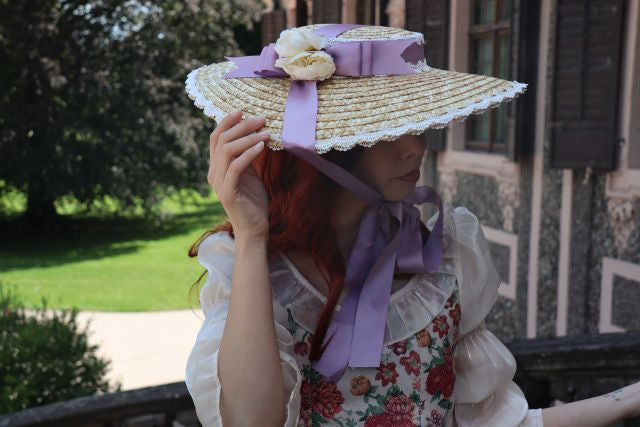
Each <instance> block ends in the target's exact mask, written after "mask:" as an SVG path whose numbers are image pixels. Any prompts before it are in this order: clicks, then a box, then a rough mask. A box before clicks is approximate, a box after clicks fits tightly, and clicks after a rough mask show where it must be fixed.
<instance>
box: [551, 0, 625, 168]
mask: <svg viewBox="0 0 640 427" xmlns="http://www.w3.org/2000/svg"><path fill="white" fill-rule="evenodd" d="M624 3H625V2H624V0H606V1H605V0H592V1H587V0H581V1H575V0H573V1H569V0H558V4H557V8H556V35H555V58H554V70H553V93H552V103H553V113H552V119H551V123H550V126H551V167H554V168H580V167H587V166H590V167H592V168H593V169H602V170H612V169H615V166H616V165H615V163H616V157H617V138H616V128H617V126H616V125H617V118H618V113H617V110H618V98H619V80H620V78H619V74H620V51H621V45H622V43H621V41H622V31H623V30H622V28H623V27H624V25H623V24H624V20H623V16H624V10H623V8H624Z"/></svg>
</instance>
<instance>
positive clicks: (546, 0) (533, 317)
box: [527, 0, 551, 338]
mask: <svg viewBox="0 0 640 427" xmlns="http://www.w3.org/2000/svg"><path fill="white" fill-rule="evenodd" d="M550 19H551V0H542V4H541V9H540V40H539V42H538V45H539V51H538V90H537V92H536V126H535V148H534V154H533V179H532V194H531V232H530V233H529V274H528V286H527V338H535V337H536V334H537V321H538V257H539V256H540V217H541V215H542V212H541V211H542V175H543V172H544V171H543V166H544V165H543V149H544V139H545V119H546V118H545V110H546V99H545V94H546V92H547V59H548V58H547V56H548V54H549V20H550Z"/></svg>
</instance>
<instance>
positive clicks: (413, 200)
mask: <svg viewBox="0 0 640 427" xmlns="http://www.w3.org/2000/svg"><path fill="white" fill-rule="evenodd" d="M360 26H364V25H359V24H332V25H325V26H323V27H320V28H318V29H316V30H314V31H315V32H316V33H318V34H320V35H324V36H326V37H335V36H337V35H338V34H340V33H342V32H343V31H346V30H349V29H351V28H355V27H360ZM274 46H275V44H274V43H271V44H270V45H268V46H265V47H264V48H263V49H262V52H261V54H260V55H254V56H242V57H225V58H227V59H229V60H231V61H232V62H234V64H236V65H237V68H235V69H233V70H231V71H229V72H228V73H227V74H225V75H224V76H223V77H222V78H238V77H288V76H289V75H288V74H287V73H285V72H284V71H283V70H282V69H281V68H279V67H276V66H275V65H274V63H275V60H276V59H278V55H277V53H276V51H275V49H274ZM326 52H327V53H329V54H330V55H331V56H332V57H333V58H334V63H335V65H336V71H335V73H334V74H338V75H345V76H370V75H393V74H411V73H414V72H416V71H414V70H413V69H412V68H410V67H409V66H407V65H406V61H408V62H412V63H415V62H417V61H419V60H421V59H424V50H423V48H422V46H421V45H419V44H418V43H416V42H415V41H413V40H371V41H362V42H360V41H358V42H340V43H336V44H335V45H333V46H331V47H329V48H327V49H326ZM317 111H318V94H317V81H316V80H292V81H291V85H290V87H289V93H288V95H287V101H286V104H285V111H284V122H283V127H282V144H283V146H284V148H285V150H287V151H289V152H291V153H292V154H294V155H296V156H297V157H300V158H302V159H303V160H305V161H307V162H309V163H310V164H311V165H313V166H314V167H316V168H317V169H318V170H320V171H321V172H322V173H324V174H325V175H327V176H328V177H330V178H331V179H333V180H334V181H336V182H337V183H339V184H340V185H342V186H343V187H344V188H346V189H347V190H350V191H352V192H353V193H355V194H357V195H358V196H360V197H362V198H363V199H364V200H365V201H367V202H369V204H370V206H369V207H368V208H367V210H366V212H365V215H364V217H363V219H362V222H361V223H360V228H359V229H358V235H357V236H356V240H355V243H354V245H353V247H352V249H351V252H350V254H349V260H348V264H347V271H346V276H345V283H346V284H348V285H349V291H348V293H347V296H346V298H345V301H344V303H343V304H342V305H341V309H340V310H339V311H337V312H335V313H334V315H333V318H332V322H331V325H330V326H329V329H328V331H327V337H326V338H325V340H324V343H323V344H326V349H325V351H324V353H323V354H322V356H321V357H320V359H319V360H317V361H315V362H314V364H313V367H314V369H316V370H317V371H318V372H320V373H321V374H323V375H324V376H325V377H327V378H329V379H331V380H332V381H337V380H338V379H339V378H340V377H341V376H342V374H343V373H344V371H345V369H346V368H347V367H378V366H380V358H381V354H382V347H383V341H384V333H385V325H386V320H387V312H388V307H389V298H390V293H391V285H392V282H393V273H394V269H395V265H396V263H397V265H398V269H399V270H400V271H401V272H405V273H429V272H434V271H436V270H437V269H438V267H439V266H440V263H441V261H442V240H443V209H442V201H441V199H440V196H439V195H438V193H437V192H436V191H435V190H434V189H433V188H431V187H428V186H421V187H416V188H415V189H414V190H413V191H412V192H411V194H410V195H409V196H408V197H407V198H405V199H404V200H402V201H399V202H391V201H388V200H385V199H384V197H383V196H382V195H381V194H380V193H379V192H377V191H375V190H373V189H372V188H371V187H369V186H367V185H366V184H364V183H363V182H362V181H361V180H359V179H358V178H356V177H355V176H353V175H352V174H350V173H349V172H347V171H346V170H345V169H343V168H341V167H340V166H338V165H336V164H335V163H332V162H330V161H328V160H326V159H324V158H323V157H321V156H320V155H319V154H318V153H317V152H316V148H315V133H316V120H317ZM422 203H434V204H436V206H437V207H438V211H439V215H438V219H437V221H436V223H435V225H434V227H433V230H432V231H431V234H430V236H429V238H428V239H427V241H426V242H425V244H424V245H423V244H422V235H421V232H420V212H419V210H418V208H417V207H416V206H415V205H416V204H422ZM389 216H391V217H393V218H395V220H397V224H398V230H397V231H396V233H395V234H394V236H393V238H392V239H391V241H389V234H390V230H389V219H390V218H389Z"/></svg>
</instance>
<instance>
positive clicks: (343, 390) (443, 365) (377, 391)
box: [288, 290, 460, 427]
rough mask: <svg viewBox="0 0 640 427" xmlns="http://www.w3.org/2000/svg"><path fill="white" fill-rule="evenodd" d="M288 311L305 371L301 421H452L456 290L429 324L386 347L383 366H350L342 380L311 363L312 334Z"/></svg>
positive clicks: (403, 425) (402, 426) (408, 424)
mask: <svg viewBox="0 0 640 427" xmlns="http://www.w3.org/2000/svg"><path fill="white" fill-rule="evenodd" d="M288 313H289V316H288V317H289V326H288V329H289V332H290V333H291V335H292V336H293V337H294V340H295V344H294V352H295V355H296V360H297V361H298V363H299V365H300V366H301V367H302V372H303V374H304V379H303V380H302V386H301V389H300V394H301V396H302V404H301V411H300V422H299V425H301V426H305V427H310V426H320V425H323V424H327V423H329V422H332V423H335V425H340V426H345V427H353V426H359V425H364V426H365V427H374V426H375V427H378V426H379V427H383V426H389V427H391V426H394V427H412V426H444V425H448V419H449V418H450V417H451V410H452V409H453V402H454V399H455V397H454V394H453V391H454V387H455V370H454V362H453V354H454V351H455V347H456V341H457V339H458V335H459V334H458V327H459V324H460V304H459V302H458V292H457V290H456V291H454V292H453V293H452V294H451V296H450V297H449V299H448V300H447V302H446V304H445V306H444V308H443V310H442V313H441V314H439V315H438V316H437V317H435V318H434V319H433V321H432V322H431V323H430V324H429V325H427V326H425V327H424V328H422V329H421V330H419V331H418V332H416V333H415V334H414V335H412V336H411V337H409V338H405V339H403V340H401V341H398V342H396V343H394V344H390V345H387V346H385V347H384V350H383V353H382V358H381V362H380V367H378V368H357V369H354V368H347V370H346V371H345V373H344V375H343V376H342V378H340V380H339V381H338V382H337V383H336V382H333V381H330V380H328V379H327V378H325V377H324V376H323V375H322V374H320V373H319V372H318V371H316V370H315V369H313V368H312V367H311V364H310V362H309V360H308V355H309V348H310V345H311V344H310V338H311V335H312V334H310V333H309V332H308V331H306V330H304V329H303V328H302V327H300V326H299V325H298V324H297V323H296V321H295V320H294V319H293V317H292V315H291V312H290V311H288Z"/></svg>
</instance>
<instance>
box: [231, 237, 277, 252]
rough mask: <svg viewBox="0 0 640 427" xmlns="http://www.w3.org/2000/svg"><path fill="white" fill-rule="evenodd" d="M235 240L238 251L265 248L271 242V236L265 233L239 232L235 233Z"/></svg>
mask: <svg viewBox="0 0 640 427" xmlns="http://www.w3.org/2000/svg"><path fill="white" fill-rule="evenodd" d="M235 242H236V246H237V250H238V251H243V250H247V249H248V250H253V249H256V248H258V249H265V250H266V248H267V243H268V242H269V236H268V235H263V234H238V233H235Z"/></svg>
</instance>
